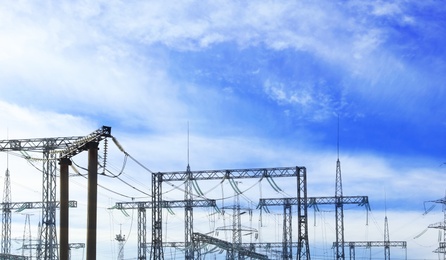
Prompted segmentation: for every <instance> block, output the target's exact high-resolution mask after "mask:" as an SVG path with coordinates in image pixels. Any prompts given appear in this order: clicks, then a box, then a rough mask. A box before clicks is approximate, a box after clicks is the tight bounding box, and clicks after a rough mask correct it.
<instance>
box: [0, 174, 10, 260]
mask: <svg viewBox="0 0 446 260" xmlns="http://www.w3.org/2000/svg"><path fill="white" fill-rule="evenodd" d="M1 246H2V249H1V252H2V254H5V255H9V254H10V253H11V181H10V177H9V169H8V168H6V172H5V183H4V189H3V208H2V245H1Z"/></svg>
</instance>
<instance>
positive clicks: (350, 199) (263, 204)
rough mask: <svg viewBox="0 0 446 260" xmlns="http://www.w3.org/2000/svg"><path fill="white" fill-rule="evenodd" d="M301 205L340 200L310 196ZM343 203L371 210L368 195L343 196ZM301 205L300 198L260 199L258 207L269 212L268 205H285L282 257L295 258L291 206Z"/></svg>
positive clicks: (313, 205) (330, 202)
mask: <svg viewBox="0 0 446 260" xmlns="http://www.w3.org/2000/svg"><path fill="white" fill-rule="evenodd" d="M300 200H301V201H300V205H307V206H308V207H314V208H316V207H317V206H318V205H336V203H339V200H338V199H337V198H336V197H308V198H307V199H306V202H304V201H303V200H304V199H303V198H301V199H300ZM341 203H342V204H353V205H358V206H365V207H366V209H367V210H370V206H369V199H368V197H367V196H343V197H342V200H341ZM296 205H299V203H298V198H264V199H260V200H259V205H258V206H257V208H259V209H261V210H265V211H267V212H269V210H268V206H283V233H282V236H283V238H282V248H283V249H282V259H293V257H292V248H293V246H292V244H293V242H292V232H293V229H292V214H291V206H296Z"/></svg>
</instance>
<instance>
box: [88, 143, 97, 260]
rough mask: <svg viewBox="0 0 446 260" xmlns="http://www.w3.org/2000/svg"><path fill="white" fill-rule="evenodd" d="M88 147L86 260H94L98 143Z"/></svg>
mask: <svg viewBox="0 0 446 260" xmlns="http://www.w3.org/2000/svg"><path fill="white" fill-rule="evenodd" d="M87 148H88V206H87V214H88V216H87V260H96V225H97V204H98V201H97V200H98V143H97V142H91V143H88V145H87Z"/></svg>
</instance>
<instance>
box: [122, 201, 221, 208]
mask: <svg viewBox="0 0 446 260" xmlns="http://www.w3.org/2000/svg"><path fill="white" fill-rule="evenodd" d="M188 203H190V204H188ZM186 206H189V207H194V208H199V207H216V206H217V203H216V202H215V200H191V201H187V200H169V201H167V200H164V201H161V208H184V207H186ZM114 208H115V209H141V208H145V209H151V208H153V203H152V201H134V202H116V204H115V206H114Z"/></svg>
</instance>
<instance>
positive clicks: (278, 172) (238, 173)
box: [157, 167, 305, 181]
mask: <svg viewBox="0 0 446 260" xmlns="http://www.w3.org/2000/svg"><path fill="white" fill-rule="evenodd" d="M304 170H305V167H279V168H258V169H232V170H208V171H178V172H159V173H157V174H158V175H159V176H160V181H184V180H187V179H188V178H189V176H192V177H191V178H192V179H193V180H221V179H223V178H227V179H231V178H232V179H247V178H263V177H272V178H278V177H293V176H299V175H300V174H301V171H304Z"/></svg>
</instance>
